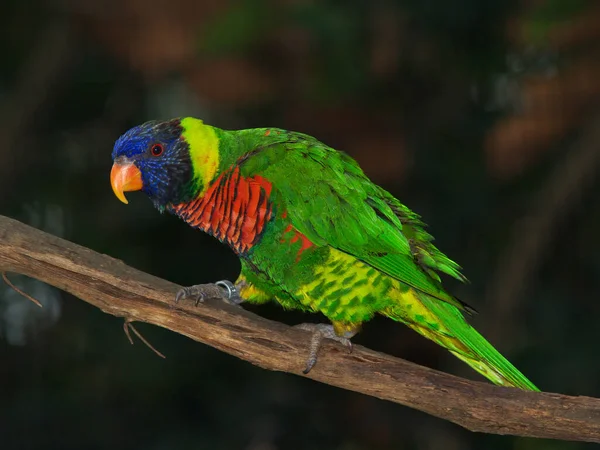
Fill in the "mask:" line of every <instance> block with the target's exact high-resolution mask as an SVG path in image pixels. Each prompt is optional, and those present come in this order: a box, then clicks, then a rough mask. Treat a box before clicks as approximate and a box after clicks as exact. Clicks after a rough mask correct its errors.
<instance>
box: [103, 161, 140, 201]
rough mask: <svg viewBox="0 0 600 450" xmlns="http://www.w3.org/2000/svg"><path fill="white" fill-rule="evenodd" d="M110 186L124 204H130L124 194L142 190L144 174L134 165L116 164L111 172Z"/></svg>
mask: <svg viewBox="0 0 600 450" xmlns="http://www.w3.org/2000/svg"><path fill="white" fill-rule="evenodd" d="M110 184H111V186H112V189H113V192H114V193H115V195H116V196H117V198H118V199H119V200H121V201H122V202H123V203H125V204H127V203H129V202H128V201H127V199H126V198H125V194H123V193H124V192H127V191H139V190H140V189H142V186H143V183H142V172H140V169H138V168H137V167H135V166H134V165H133V163H125V164H119V163H114V164H113V166H112V170H111V171H110Z"/></svg>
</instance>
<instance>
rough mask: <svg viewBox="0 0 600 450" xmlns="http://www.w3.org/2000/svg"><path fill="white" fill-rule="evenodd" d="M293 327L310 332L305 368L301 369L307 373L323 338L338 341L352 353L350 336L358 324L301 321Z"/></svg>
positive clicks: (314, 361)
mask: <svg viewBox="0 0 600 450" xmlns="http://www.w3.org/2000/svg"><path fill="white" fill-rule="evenodd" d="M295 328H299V329H301V330H306V331H310V332H312V338H311V340H310V353H309V355H308V359H307V360H306V368H305V369H304V370H303V371H302V373H303V374H305V375H306V374H307V373H308V372H310V371H311V369H312V368H313V367H314V366H315V364H316V363H317V355H318V353H319V350H320V349H321V344H322V343H323V339H325V338H329V339H333V340H334V341H337V342H339V343H340V344H342V345H344V346H345V347H347V348H348V351H349V352H350V353H352V342H351V341H350V338H352V337H353V336H354V335H355V334H356V333H358V331H359V330H360V324H346V323H342V322H334V323H333V325H328V324H325V323H301V324H300V325H296V326H295Z"/></svg>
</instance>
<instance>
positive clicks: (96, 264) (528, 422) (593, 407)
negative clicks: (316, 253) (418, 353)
mask: <svg viewBox="0 0 600 450" xmlns="http://www.w3.org/2000/svg"><path fill="white" fill-rule="evenodd" d="M2 271H7V272H16V273H21V274H24V275H28V276H30V277H33V278H37V279H38V280H41V281H44V282H46V283H49V284H51V285H53V286H56V287H58V288H60V289H63V290H64V291H66V292H69V293H70V294H73V295H74V296H76V297H79V298H80V299H82V300H84V301H86V302H88V303H90V304H92V305H94V306H96V307H98V308H100V309H101V310H102V311H104V312H106V313H109V314H112V315H114V316H118V317H124V318H126V319H127V320H130V321H141V322H147V323H151V324H154V325H158V326H161V327H164V328H167V329H169V330H172V331H175V332H177V333H180V334H183V335H184V336H188V337H190V338H192V339H194V340H196V341H199V342H202V343H205V344H208V345H211V346H213V347H215V348H217V349H219V350H222V351H224V352H227V353H229V354H231V355H234V356H236V357H238V358H241V359H244V360H246V361H249V362H251V363H252V364H255V365H257V366H260V367H263V368H265V369H270V370H279V371H284V372H290V373H295V374H298V375H299V374H300V373H301V372H302V369H303V368H304V362H305V358H306V355H307V354H308V345H309V342H310V337H309V334H308V333H307V332H305V331H302V330H298V329H292V328H290V327H288V326H285V325H283V324H280V323H276V322H272V321H269V320H266V319H263V318H261V317H259V316H256V315H255V314H252V313H250V312H248V311H244V310H242V309H238V308H235V307H231V306H229V305H226V304H222V302H218V301H210V300H209V301H208V302H206V303H205V304H203V305H201V306H199V307H193V306H188V305H186V304H183V305H178V306H177V307H176V308H175V307H174V306H173V301H172V300H173V296H174V293H175V292H176V291H177V289H178V286H177V285H175V284H173V283H169V282H167V281H165V280H161V279H159V278H156V277H153V276H151V275H149V274H146V273H143V272H140V271H138V270H135V269H133V268H131V267H128V266H126V265H125V264H123V263H122V262H121V261H119V260H116V259H113V258H111V257H109V256H106V255H101V254H98V253H96V252H94V251H92V250H89V249H87V248H84V247H81V246H79V245H76V244H73V243H71V242H68V241H65V240H63V239H60V238H57V237H55V236H52V235H49V234H47V233H44V232H42V231H39V230H36V229H34V228H31V227H29V226H27V225H24V224H22V223H20V222H17V221H15V220H12V219H9V218H6V217H3V216H0V272H2ZM308 376H309V377H310V378H313V379H314V380H317V381H320V382H323V383H327V384H331V385H333V386H338V387H341V388H344V389H348V390H352V391H356V392H361V393H363V394H367V395H371V396H373V397H378V398H381V399H384V400H390V401H392V402H396V403H400V404H402V405H406V406H410V407H412V408H416V409H419V410H421V411H425V412H427V413H429V414H432V415H434V416H437V417H440V418H443V419H446V420H450V421H452V422H454V423H456V424H459V425H461V426H463V427H465V428H468V429H469V430H472V431H479V432H485V433H495V434H512V435H516V436H530V437H543V438H554V439H565V440H574V441H587V442H598V443H600V399H595V398H591V397H570V396H566V395H560V394H550V393H535V392H524V391H520V390H518V389H512V388H503V387H497V386H493V385H491V384H488V383H479V382H474V381H468V380H465V379H462V378H458V377H455V376H452V375H448V374H445V373H441V372H438V371H435V370H432V369H428V368H425V367H421V366H418V365H416V364H412V363H410V362H407V361H404V360H402V359H398V358H394V357H392V356H388V355H385V354H382V353H377V352H374V351H371V350H368V349H365V348H363V347H360V346H355V348H354V352H353V353H352V354H349V353H348V352H347V351H346V349H344V348H342V347H341V346H339V345H337V344H335V343H332V342H327V343H326V344H325V345H324V346H323V350H322V356H321V358H320V359H319V363H318V364H317V365H316V366H315V368H314V369H313V370H312V371H311V372H310V374H309V375H308Z"/></svg>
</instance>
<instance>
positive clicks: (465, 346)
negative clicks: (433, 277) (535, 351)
mask: <svg viewBox="0 0 600 450" xmlns="http://www.w3.org/2000/svg"><path fill="white" fill-rule="evenodd" d="M411 294H412V295H411V297H412V298H411V299H410V300H411V303H412V308H410V309H406V308H391V309H389V310H388V311H387V315H388V316H390V317H391V318H393V319H396V320H399V321H401V322H404V323H405V324H406V325H408V326H409V327H411V328H412V329H413V330H415V331H417V332H418V333H420V334H422V335H423V336H425V337H426V338H428V339H431V340H432V341H434V342H436V343H437V344H439V345H441V346H442V347H444V348H446V349H448V350H449V351H450V352H451V353H452V354H454V355H455V356H456V357H458V358H460V359H461V360H462V361H464V362H466V363H467V364H468V365H469V366H471V367H472V368H473V369H475V370H476V371H477V372H479V373H480V374H482V375H483V376H484V377H486V378H488V379H489V380H490V381H491V382H492V383H494V384H497V385H500V386H512V387H517V388H519V389H524V390H527V391H539V389H538V388H537V387H536V386H535V385H534V384H533V383H532V382H531V381H529V380H528V379H527V377H525V375H523V374H522V373H521V372H520V371H519V370H517V368H516V367H515V366H513V365H512V364H511V363H510V362H509V361H508V360H507V359H506V358H504V356H502V355H501V354H500V353H499V352H498V351H497V350H496V349H495V348H494V347H493V346H492V345H491V344H490V343H489V342H488V341H486V340H485V338H484V337H483V336H481V335H480V334H479V333H478V332H477V331H476V330H475V329H474V328H473V327H472V326H471V325H469V324H468V323H467V321H466V320H465V318H464V317H463V315H462V313H461V312H460V311H459V310H458V309H457V308H456V307H454V306H452V305H450V304H448V303H445V302H441V301H439V300H438V299H434V298H432V297H429V296H428V295H426V294H422V293H420V292H414V291H412V292H411ZM404 299H405V300H407V297H406V294H405V295H404ZM417 302H418V303H417ZM412 312H414V313H416V314H414V313H412Z"/></svg>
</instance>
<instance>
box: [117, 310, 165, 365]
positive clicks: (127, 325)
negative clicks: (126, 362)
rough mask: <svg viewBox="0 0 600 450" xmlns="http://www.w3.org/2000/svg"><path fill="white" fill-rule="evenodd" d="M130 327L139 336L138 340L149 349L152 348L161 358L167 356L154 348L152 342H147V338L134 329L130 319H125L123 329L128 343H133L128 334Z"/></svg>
mask: <svg viewBox="0 0 600 450" xmlns="http://www.w3.org/2000/svg"><path fill="white" fill-rule="evenodd" d="M130 328H131V330H132V331H133V333H134V334H135V335H136V336H137V337H138V338H139V340H140V341H142V342H143V343H144V344H146V347H148V348H149V349H150V350H152V351H153V352H154V353H156V354H157V355H158V356H160V357H161V358H163V359H166V358H167V357H166V356H165V355H163V354H162V353H161V352H159V351H158V350H156V348H154V347H153V346H152V344H150V342H148V340H147V339H146V338H145V337H144V336H142V334H141V333H140V332H139V331H138V330H136V329H135V327H134V326H133V323H132V320H131V319H125V322H124V323H123V331H125V335H126V336H127V339H129V343H130V344H131V345H133V339H132V337H131V334H129V329H130Z"/></svg>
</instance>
